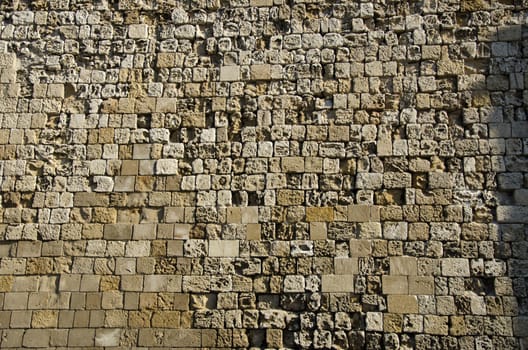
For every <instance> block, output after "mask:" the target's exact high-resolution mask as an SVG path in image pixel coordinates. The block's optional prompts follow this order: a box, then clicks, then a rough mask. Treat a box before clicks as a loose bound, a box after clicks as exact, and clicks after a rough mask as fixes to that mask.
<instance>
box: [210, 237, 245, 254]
mask: <svg viewBox="0 0 528 350" xmlns="http://www.w3.org/2000/svg"><path fill="white" fill-rule="evenodd" d="M238 255H239V241H237V240H222V241H221V240H210V241H209V256H211V257H230V256H231V257H235V256H238Z"/></svg>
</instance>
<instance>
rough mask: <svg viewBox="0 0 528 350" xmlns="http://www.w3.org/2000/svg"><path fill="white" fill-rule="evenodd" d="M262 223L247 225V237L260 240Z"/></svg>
mask: <svg viewBox="0 0 528 350" xmlns="http://www.w3.org/2000/svg"><path fill="white" fill-rule="evenodd" d="M260 230H261V227H260V224H247V225H246V239H247V240H250V241H255V240H260Z"/></svg>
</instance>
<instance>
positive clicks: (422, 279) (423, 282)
mask: <svg viewBox="0 0 528 350" xmlns="http://www.w3.org/2000/svg"><path fill="white" fill-rule="evenodd" d="M434 290H435V289H434V278H433V277H432V276H409V294H411V295H433V294H434Z"/></svg>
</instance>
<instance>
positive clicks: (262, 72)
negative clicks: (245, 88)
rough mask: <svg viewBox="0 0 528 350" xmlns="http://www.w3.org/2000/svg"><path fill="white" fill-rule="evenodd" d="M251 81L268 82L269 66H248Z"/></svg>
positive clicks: (269, 75)
mask: <svg viewBox="0 0 528 350" xmlns="http://www.w3.org/2000/svg"><path fill="white" fill-rule="evenodd" d="M249 71H250V77H251V80H270V79H271V65H269V64H254V65H251V66H250V69H249Z"/></svg>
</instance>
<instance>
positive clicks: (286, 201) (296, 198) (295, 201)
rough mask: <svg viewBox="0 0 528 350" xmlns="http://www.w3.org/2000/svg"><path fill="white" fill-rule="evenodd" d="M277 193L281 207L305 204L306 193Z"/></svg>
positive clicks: (284, 191) (295, 191)
mask: <svg viewBox="0 0 528 350" xmlns="http://www.w3.org/2000/svg"><path fill="white" fill-rule="evenodd" d="M277 192H278V193H277V204H279V205H301V204H303V203H304V191H301V190H279V191H277Z"/></svg>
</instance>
